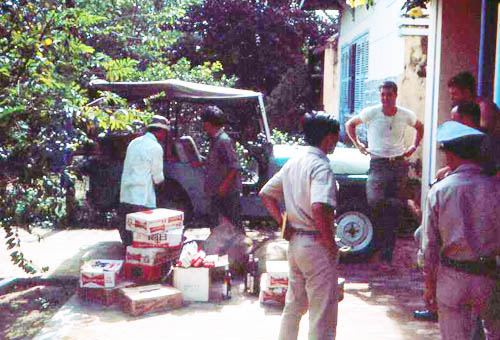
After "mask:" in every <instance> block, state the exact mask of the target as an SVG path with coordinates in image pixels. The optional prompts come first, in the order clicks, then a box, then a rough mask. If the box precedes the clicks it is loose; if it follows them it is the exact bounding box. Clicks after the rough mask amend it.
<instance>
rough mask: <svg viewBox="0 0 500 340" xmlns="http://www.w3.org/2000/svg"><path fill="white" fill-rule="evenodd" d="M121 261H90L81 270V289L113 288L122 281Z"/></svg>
mask: <svg viewBox="0 0 500 340" xmlns="http://www.w3.org/2000/svg"><path fill="white" fill-rule="evenodd" d="M122 266H123V261H121V260H90V261H88V262H85V263H84V264H83V265H82V266H81V268H80V287H82V288H83V287H84V288H112V287H115V286H116V285H117V283H118V282H119V280H120V272H121V269H122Z"/></svg>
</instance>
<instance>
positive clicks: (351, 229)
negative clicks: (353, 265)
mask: <svg viewBox="0 0 500 340" xmlns="http://www.w3.org/2000/svg"><path fill="white" fill-rule="evenodd" d="M336 224H337V233H336V236H337V245H338V246H339V248H340V247H348V248H349V249H350V251H349V253H348V256H349V255H353V256H358V255H367V254H369V253H370V251H371V250H372V247H373V225H372V223H371V221H370V218H369V217H368V216H367V215H365V214H364V213H363V212H360V211H357V210H350V209H346V210H345V211H344V212H343V213H341V214H340V215H339V216H338V217H337V219H336Z"/></svg>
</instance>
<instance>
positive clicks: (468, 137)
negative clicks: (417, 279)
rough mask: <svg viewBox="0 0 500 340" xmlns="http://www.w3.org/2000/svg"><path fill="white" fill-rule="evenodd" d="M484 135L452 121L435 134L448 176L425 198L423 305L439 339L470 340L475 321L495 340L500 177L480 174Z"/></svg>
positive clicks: (499, 334) (498, 331)
mask: <svg viewBox="0 0 500 340" xmlns="http://www.w3.org/2000/svg"><path fill="white" fill-rule="evenodd" d="M484 136H485V135H484V133H482V132H481V131H479V130H476V129H474V128H471V127H468V126H466V125H464V124H461V123H459V122H455V121H448V122H445V123H443V124H442V125H441V126H440V127H439V129H438V132H437V140H438V143H440V148H441V149H442V150H443V151H444V152H445V155H446V164H447V165H448V166H449V167H450V174H449V175H448V176H446V177H445V178H444V179H442V180H441V181H439V182H438V183H436V184H435V185H434V186H433V187H432V188H431V190H430V191H429V194H428V196H427V203H426V206H425V210H424V216H423V223H424V232H423V242H422V249H423V254H424V279H425V289H424V300H425V301H426V303H427V305H428V306H430V307H431V308H432V309H435V308H436V307H437V310H438V314H439V327H440V331H441V336H442V339H444V340H449V339H470V338H471V334H472V331H473V329H474V326H475V322H476V320H477V318H481V319H482V320H483V326H484V333H485V336H486V339H500V320H499V319H498V318H496V319H495V318H494V317H492V314H493V312H494V309H493V307H492V305H493V303H494V301H493V299H492V296H493V295H492V292H493V291H494V290H495V289H499V288H498V287H497V288H495V287H496V286H495V284H496V280H497V278H496V276H497V275H498V272H497V268H496V260H495V257H496V256H498V255H500V238H499V235H500V225H499V224H498V221H499V219H500V205H499V204H498V202H499V200H500V178H498V177H494V176H488V175H486V174H484V173H483V172H482V168H481V166H480V160H479V157H478V156H479V151H480V147H481V142H482V138H484ZM497 293H500V292H497ZM498 303H500V301H497V304H498ZM496 308H498V305H497V307H496Z"/></svg>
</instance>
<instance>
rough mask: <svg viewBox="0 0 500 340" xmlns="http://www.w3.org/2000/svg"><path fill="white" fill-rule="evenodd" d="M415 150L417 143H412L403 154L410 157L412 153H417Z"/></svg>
mask: <svg viewBox="0 0 500 340" xmlns="http://www.w3.org/2000/svg"><path fill="white" fill-rule="evenodd" d="M415 151H417V147H416V146H415V145H412V146H410V147H409V148H408V149H406V151H405V153H404V154H403V156H404V157H405V158H408V157H410V156H411V155H413V154H414V153H415Z"/></svg>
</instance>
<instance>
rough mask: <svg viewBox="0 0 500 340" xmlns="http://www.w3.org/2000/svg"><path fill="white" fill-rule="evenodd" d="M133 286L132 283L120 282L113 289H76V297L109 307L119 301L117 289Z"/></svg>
mask: <svg viewBox="0 0 500 340" xmlns="http://www.w3.org/2000/svg"><path fill="white" fill-rule="evenodd" d="M133 285H135V283H134V282H132V281H121V282H120V283H118V284H117V285H116V286H115V287H114V288H82V287H78V289H77V295H78V297H79V298H80V299H82V300H83V301H84V302H89V303H98V304H100V305H103V306H111V305H113V304H115V303H117V302H118V301H119V289H120V288H127V287H131V286H133Z"/></svg>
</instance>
